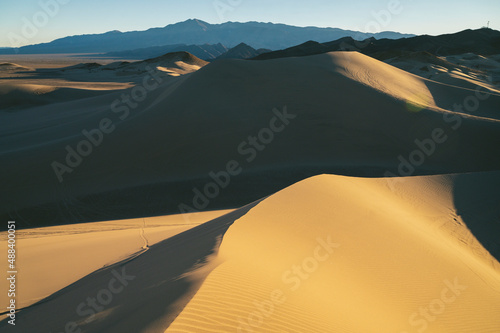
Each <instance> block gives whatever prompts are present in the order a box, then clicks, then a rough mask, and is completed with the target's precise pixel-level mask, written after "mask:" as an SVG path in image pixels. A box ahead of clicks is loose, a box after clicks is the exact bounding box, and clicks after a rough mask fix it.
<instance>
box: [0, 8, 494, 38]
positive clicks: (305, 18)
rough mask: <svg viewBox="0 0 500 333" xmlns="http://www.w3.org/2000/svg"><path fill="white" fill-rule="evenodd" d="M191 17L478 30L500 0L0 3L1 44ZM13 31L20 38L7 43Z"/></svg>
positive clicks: (424, 30)
mask: <svg viewBox="0 0 500 333" xmlns="http://www.w3.org/2000/svg"><path fill="white" fill-rule="evenodd" d="M391 1H396V2H399V3H400V6H398V7H396V8H397V9H399V11H401V12H400V13H398V14H391V17H390V18H389V19H387V17H380V18H378V19H377V18H376V17H375V16H374V15H373V13H378V12H380V11H385V10H387V9H388V5H389V3H391ZM63 2H67V3H66V4H60V3H63ZM42 3H47V4H50V3H57V4H58V7H59V8H58V9H57V10H55V11H54V12H55V13H54V15H53V17H49V16H48V15H46V14H44V12H43V7H42V5H41V4H42ZM224 4H225V7H224ZM217 5H220V7H219V10H217V9H216V7H217ZM49 7H53V6H49ZM396 12H398V10H396ZM34 16H35V18H34ZM47 17H48V18H49V19H48V20H46V18H47ZM189 18H198V19H201V20H204V21H206V22H209V23H222V22H226V21H238V22H247V21H259V22H274V23H286V24H290V25H297V26H319V27H337V28H342V29H351V30H360V31H370V32H375V31H376V30H379V31H383V30H392V31H398V32H404V33H414V34H424V33H425V34H431V35H437V34H441V33H448V32H456V31H460V30H464V29H467V28H473V29H475V28H480V27H481V26H484V25H486V23H487V21H491V23H490V27H491V28H493V29H497V30H500V0H453V1H443V0H307V1H306V0H301V1H298V0H142V1H141V0H0V46H20V45H24V44H36V43H42V42H49V41H52V40H54V39H56V38H60V37H64V36H70V35H79V34H91V33H102V32H106V31H110V30H120V31H131V30H146V29H148V28H152V27H163V26H165V25H168V24H171V23H176V22H179V21H184V20H186V19H189ZM37 20H38V21H37ZM26 22H31V23H38V25H39V27H37V30H38V31H35V32H33V31H30V30H29V29H28V30H27V31H28V35H26V33H25V34H23V26H25V25H26V24H27V23H26ZM374 22H375V23H377V24H373V23H374ZM379 27H380V29H378V28H379ZM25 30H26V29H25ZM9 36H10V38H9ZM13 36H20V37H22V38H23V39H22V40H21V41H20V42H16V43H18V44H17V45H12V42H11V39H12V38H13ZM25 37H28V38H25Z"/></svg>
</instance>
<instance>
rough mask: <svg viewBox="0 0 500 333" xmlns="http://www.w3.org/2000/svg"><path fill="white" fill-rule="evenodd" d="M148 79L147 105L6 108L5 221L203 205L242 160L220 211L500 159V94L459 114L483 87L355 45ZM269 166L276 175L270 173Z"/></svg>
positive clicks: (100, 101) (111, 99)
mask: <svg viewBox="0 0 500 333" xmlns="http://www.w3.org/2000/svg"><path fill="white" fill-rule="evenodd" d="M102 72H105V71H102ZM89 75H90V74H89ZM158 75H163V76H158ZM137 77H138V78H139V79H138V82H137V83H136V86H141V84H142V83H140V82H139V81H141V80H144V79H147V80H149V81H148V83H150V84H151V85H152V84H153V83H155V81H156V82H158V83H159V84H158V85H157V86H156V85H155V87H156V88H155V89H152V90H151V91H147V95H146V96H145V97H144V98H143V99H142V97H141V101H140V102H138V103H135V102H134V103H135V104H132V105H135V107H130V106H127V104H125V102H123V101H121V99H122V98H123V97H122V96H123V95H122V94H125V95H129V96H130V94H131V93H132V92H133V91H134V88H131V89H129V90H126V91H125V92H124V91H116V92H110V93H109V94H105V95H101V96H96V97H92V98H87V99H85V102H84V103H82V102H81V101H69V102H64V103H58V104H57V107H55V106H54V105H49V106H41V107H35V108H30V109H26V110H23V112H17V113H15V114H14V113H12V114H2V115H1V117H2V122H1V123H0V130H1V131H2V133H3V136H2V138H1V139H0V149H1V151H2V154H3V157H4V160H5V163H2V165H1V166H0V175H2V177H4V175H9V177H8V178H7V179H2V182H3V184H5V185H4V186H5V187H6V188H7V189H9V191H10V196H9V197H8V198H7V199H6V200H5V201H2V204H1V206H0V212H1V214H3V216H15V217H16V218H17V219H18V220H31V218H30V217H31V216H36V217H37V220H38V221H40V223H48V222H47V221H54V219H57V216H60V215H61V214H59V213H57V214H56V215H54V214H52V213H51V212H56V211H57V212H61V211H66V210H69V211H68V212H67V216H68V218H69V220H65V221H64V222H65V223H67V222H71V221H75V222H77V221H80V222H81V221H89V220H106V219H116V218H126V217H130V216H144V215H149V216H154V215H164V214H167V213H178V212H179V208H178V207H179V205H180V204H182V203H184V204H186V203H187V204H189V203H191V205H192V200H193V188H194V187H196V186H198V187H199V186H201V187H203V186H204V184H206V183H207V182H208V181H211V178H209V176H208V171H210V170H212V171H214V172H216V171H217V170H224V169H225V167H226V163H227V162H228V161H230V160H233V159H234V160H236V161H237V162H238V163H239V164H240V165H241V167H242V173H241V176H240V177H235V178H234V179H232V183H231V184H232V185H231V186H230V187H229V188H228V189H226V190H225V191H226V192H225V195H224V198H228V199H227V200H226V201H224V202H217V200H214V201H213V202H211V203H210V204H211V206H209V208H213V207H219V208H220V207H235V206H238V205H242V204H244V203H245V202H250V201H252V200H256V199H258V198H260V197H263V196H265V195H267V194H269V193H272V192H275V191H277V190H279V189H280V188H283V187H284V186H287V185H289V184H291V183H293V182H295V181H297V180H299V179H303V178H304V177H305V176H307V175H312V174H316V173H318V172H331V173H347V174H350V175H371V176H383V175H385V174H386V173H387V172H388V171H390V172H391V173H392V174H394V175H406V174H411V175H417V174H428V173H436V172H439V173H449V172H464V171H481V170H494V169H497V168H498V165H500V156H499V155H498V154H497V148H496V147H498V145H499V144H500V135H499V128H500V122H499V120H498V119H499V114H498V103H499V101H500V96H499V95H498V94H496V93H494V92H490V93H487V91H481V94H482V95H480V96H481V100H477V105H476V106H477V108H475V109H471V108H470V106H469V105H467V107H464V106H463V107H461V108H460V109H456V108H455V107H454V105H456V104H457V103H458V104H460V103H462V104H463V103H466V102H468V101H469V99H470V98H475V97H474V96H475V95H476V94H477V92H475V91H473V90H470V89H465V88H460V87H456V86H452V85H446V84H442V83H438V82H434V81H431V80H426V79H423V78H421V77H418V76H415V75H412V74H409V73H407V72H404V71H402V70H400V69H397V68H395V67H393V66H390V65H388V64H385V63H383V62H379V61H376V60H374V59H372V58H370V57H367V56H364V55H361V54H359V53H355V52H332V53H328V54H322V55H317V56H311V57H302V58H286V59H275V60H269V61H258V62H257V61H242V60H224V61H216V62H214V63H211V64H209V65H206V66H204V67H202V68H201V69H199V70H197V71H196V72H193V73H190V74H187V75H182V76H180V77H171V76H168V75H165V74H164V73H163V74H162V73H160V74H158V73H157V74H155V77H156V78H155V77H151V76H149V77H148V74H146V75H145V76H144V75H143V76H137ZM160 81H161V82H160ZM136 91H138V90H137V89H136ZM194 96H196V97H194ZM485 96H486V97H485ZM483 97H484V98H483ZM457 101H458V102H457ZM236 105H238V107H235V106H236ZM275 109H276V110H278V111H279V112H281V113H282V114H283V113H284V110H285V109H286V114H287V115H288V117H290V118H289V119H285V120H284V121H283V122H284V124H285V125H286V126H285V130H283V131H282V132H279V133H275V134H274V140H271V142H270V143H269V144H266V148H265V150H262V151H257V150H256V149H254V148H251V147H250V146H249V145H248V143H247V146H246V148H248V149H245V147H242V148H243V149H239V145H240V144H245V141H246V140H248V137H249V136H255V135H258V134H259V132H260V131H261V130H262V129H264V128H268V127H269V124H270V121H271V120H272V118H273V117H276V114H275V112H276V111H273V110H275ZM66 110H72V112H71V113H68V112H66ZM34 115H36V117H34ZM459 116H460V117H459ZM34 119H37V120H36V121H34ZM103 119H109V120H110V121H111V124H112V125H110V126H112V127H111V128H113V131H112V133H110V134H106V135H104V136H103V139H102V143H100V144H99V146H98V147H93V148H92V153H91V155H90V156H89V157H85V158H82V159H81V163H79V164H78V166H77V167H75V168H73V167H71V168H70V169H71V172H65V173H63V174H62V175H61V174H59V176H61V177H62V179H63V180H62V182H60V181H61V179H60V178H59V176H58V175H57V174H56V172H55V171H54V168H53V167H52V165H53V163H54V162H55V161H57V162H58V163H61V164H62V163H66V162H65V159H66V158H67V155H68V150H67V147H70V149H71V148H72V149H76V146H77V145H78V144H79V143H80V142H83V141H85V140H88V139H87V138H86V137H85V135H84V134H83V131H84V130H86V131H92V130H93V129H96V128H98V127H99V124H100V122H101V121H102V120H103ZM7 124H8V125H7ZM113 126H114V127H113ZM436 129H438V130H439V129H441V130H442V136H441V137H440V139H443V138H445V139H443V140H444V142H442V143H439V144H435V151H434V153H433V154H428V155H429V156H427V155H426V156H425V157H424V161H419V163H418V165H413V166H412V165H410V167H409V171H404V172H403V171H401V170H402V167H401V163H402V162H401V158H403V159H406V160H408V158H409V156H410V154H411V153H412V152H413V151H416V150H419V149H420V148H419V146H417V145H416V143H415V140H416V139H418V140H421V141H422V140H430V139H432V135H433V133H434V132H433V131H434V130H436ZM34 133H36V135H34ZM440 133H441V132H440ZM138 134H140V135H138ZM443 140H440V141H443ZM179 142H182V145H181V146H178V145H175V146H174V145H173V143H176V144H177V143H179ZM145 147H147V149H145ZM254 151H255V153H256V156H255V158H253V152H254ZM18 165H25V166H26V167H25V168H22V169H20V168H19V167H18ZM187 165H189V168H186V166H187ZM40 166H42V167H40ZM407 169H408V168H407ZM263 174H266V175H268V176H269V177H271V178H272V179H273V181H272V182H269V181H265V180H263V178H262V175H263ZM273 175H275V176H276V177H273ZM19 179H22V180H23V184H20V183H19ZM14 180H15V181H14ZM250 184H253V185H251V186H250ZM96 188H97V189H99V190H97V191H96ZM243 188H252V190H251V191H245V195H246V197H244V198H243V197H241V196H240V195H239V194H238V195H236V194H237V193H241V190H242V189H243ZM42 189H43V191H42ZM150 192H153V193H155V198H157V201H155V203H154V204H152V203H150V202H147V200H146V193H150ZM118 202H119V203H120V204H119V205H117V203H118ZM123 206H127V208H126V209H123V208H122V207H123ZM146 209H147V213H144V211H145V210H146ZM102 212H105V214H103V213H102ZM60 222H61V221H60ZM51 223H53V222H51Z"/></svg>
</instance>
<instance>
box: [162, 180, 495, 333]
mask: <svg viewBox="0 0 500 333" xmlns="http://www.w3.org/2000/svg"><path fill="white" fill-rule="evenodd" d="M388 181H390V180H388V179H361V178H349V177H341V176H327V175H324V176H318V177H314V178H311V179H308V180H305V181H302V182H300V183H298V184H295V185H293V186H291V187H289V188H287V189H285V190H283V191H280V192H278V193H277V194H275V195H273V196H271V197H270V198H268V199H266V200H264V201H263V202H262V203H260V204H259V205H258V206H257V207H255V208H254V209H252V210H251V211H250V212H249V213H247V214H246V215H245V216H243V217H242V218H240V219H239V220H237V221H236V222H235V223H234V224H233V225H232V226H231V227H230V228H229V230H228V231H227V232H226V234H225V235H224V238H223V240H222V243H221V246H220V249H219V253H218V257H219V258H220V259H221V260H223V262H222V263H221V264H220V265H219V266H218V267H217V268H216V269H215V270H214V271H212V272H211V273H210V275H209V276H208V277H207V279H206V280H205V282H204V283H203V285H202V287H201V288H200V290H199V291H198V293H197V294H196V295H195V296H194V297H193V299H192V300H191V301H190V303H189V304H188V305H187V306H186V307H185V309H184V310H183V312H182V313H181V314H180V315H179V316H178V317H177V318H176V320H175V321H174V322H173V324H172V325H171V326H170V327H169V329H167V330H166V332H234V331H236V332H278V331H286V332H398V333H399V332H417V331H418V332H423V331H426V332H497V331H498V330H500V318H499V317H498V316H497V315H496V314H498V312H499V310H500V264H499V263H498V261H497V260H496V259H495V258H493V257H492V256H491V254H490V253H489V252H488V251H487V250H486V249H484V248H483V247H482V246H481V244H480V243H479V242H478V241H477V239H476V238H475V237H474V235H473V234H472V233H471V231H470V230H475V229H477V228H478V227H479V228H481V229H483V230H482V232H483V233H484V232H491V233H494V234H495V235H498V231H499V230H498V229H499V228H498V222H499V220H498V216H499V215H498V214H499V213H500V207H499V206H498V205H495V204H494V202H498V200H499V199H500V197H499V195H498V192H497V189H498V186H500V173H498V172H496V173H490V174H486V175H473V174H468V175H457V176H430V177H414V178H406V179H398V180H397V181H398V183H397V185H396V186H395V190H391V187H390V186H388ZM475 181H477V182H480V183H481V188H482V189H483V190H484V193H488V199H489V200H491V201H490V204H485V203H483V202H478V201H476V202H474V201H468V202H465V203H464V202H462V203H461V205H462V204H465V206H460V205H459V204H458V202H457V198H458V197H461V196H463V195H465V196H467V197H471V196H472V195H471V191H472V192H474V190H473V189H472V188H470V187H464V186H459V184H461V183H464V182H475ZM399 182H400V183H399ZM485 196H486V194H485ZM462 211H463V212H465V211H466V212H467V215H466V216H463V215H460V212H462ZM481 215H482V216H483V217H480V216H481ZM486 216H487V219H488V223H483V221H481V219H483V218H485V217H486ZM495 244H496V246H497V255H498V254H499V253H498V245H500V243H499V242H498V240H495ZM452 286H454V287H452ZM421 309H424V310H421ZM425 309H426V310H425ZM422 311H423V314H422ZM426 312H427V313H426ZM426 316H427V317H426Z"/></svg>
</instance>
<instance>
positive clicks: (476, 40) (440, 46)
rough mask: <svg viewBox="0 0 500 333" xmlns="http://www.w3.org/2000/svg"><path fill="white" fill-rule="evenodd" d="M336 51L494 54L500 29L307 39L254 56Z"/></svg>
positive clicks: (499, 47)
mask: <svg viewBox="0 0 500 333" xmlns="http://www.w3.org/2000/svg"><path fill="white" fill-rule="evenodd" d="M333 51H359V52H361V53H363V54H366V55H369V56H371V57H374V58H377V59H379V60H385V59H388V58H392V57H395V56H400V55H402V54H403V53H405V52H428V53H431V54H434V55H438V56H446V55H453V54H461V53H467V52H471V53H475V54H481V55H492V54H499V53H500V31H497V30H493V29H488V28H481V29H476V30H470V29H468V30H464V31H460V32H457V33H453V34H444V35H439V36H429V35H421V36H415V37H409V38H400V39H387V38H386V39H375V38H368V39H365V40H363V41H360V40H355V39H353V38H352V37H344V38H340V39H338V40H335V41H332V42H326V43H320V42H317V41H307V42H305V43H302V44H300V45H296V46H293V47H290V48H286V49H284V50H278V51H273V52H267V53H264V54H261V55H259V56H257V57H255V59H256V60H267V59H276V58H286V57H298V56H308V55H315V54H321V53H327V52H333Z"/></svg>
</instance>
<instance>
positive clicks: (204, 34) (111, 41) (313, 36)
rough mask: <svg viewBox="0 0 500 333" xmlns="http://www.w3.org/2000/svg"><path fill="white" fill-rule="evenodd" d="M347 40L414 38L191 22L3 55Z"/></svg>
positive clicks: (71, 39) (80, 37) (263, 46)
mask: <svg viewBox="0 0 500 333" xmlns="http://www.w3.org/2000/svg"><path fill="white" fill-rule="evenodd" d="M346 36H350V37H356V38H358V39H366V38H370V37H375V38H377V39H380V38H403V37H411V36H413V35H409V34H402V33H398V32H392V31H384V32H380V33H374V34H373V33H362V32H357V31H352V30H343V29H338V28H318V27H296V26H290V25H286V24H275V23H261V22H246V23H240V22H226V23H221V24H210V23H207V22H204V21H200V20H197V19H190V20H187V21H184V22H179V23H175V24H170V25H167V26H165V27H163V28H151V29H148V30H146V31H130V32H121V31H117V30H115V31H109V32H106V33H103V34H91V35H78V36H69V37H64V38H59V39H56V40H54V41H52V42H50V43H42V44H36V45H28V46H23V47H20V48H17V49H14V48H10V49H3V50H0V54H9V53H21V54H40V53H47V54H48V53H80V52H81V53H106V52H116V51H125V50H134V49H140V48H148V47H153V46H165V45H176V44H187V45H191V44H194V45H203V44H214V45H217V44H219V43H221V44H223V45H225V46H227V47H229V48H232V47H235V46H237V45H238V44H240V43H242V42H243V43H246V44H248V45H251V46H252V47H254V48H257V49H271V50H279V49H282V48H287V47H291V46H293V45H297V44H300V43H304V42H306V41H308V40H315V41H318V42H327V41H331V40H336V39H339V38H342V37H346ZM174 51H175V50H174ZM184 51H187V50H184ZM170 52H172V50H170Z"/></svg>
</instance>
